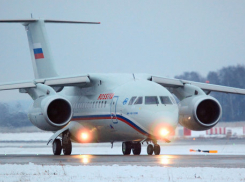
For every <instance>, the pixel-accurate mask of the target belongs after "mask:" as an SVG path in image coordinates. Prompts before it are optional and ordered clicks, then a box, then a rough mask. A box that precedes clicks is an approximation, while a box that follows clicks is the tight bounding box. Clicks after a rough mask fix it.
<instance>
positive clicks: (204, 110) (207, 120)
mask: <svg viewBox="0 0 245 182" xmlns="http://www.w3.org/2000/svg"><path fill="white" fill-rule="evenodd" d="M219 115H220V107H219V105H218V104H217V102H215V101H214V100H211V99H207V100H203V101H201V102H200V103H199V105H198V106H197V109H196V116H197V119H198V120H199V121H200V122H201V123H203V124H205V125H212V124H213V123H215V122H216V121H217V120H218V118H219Z"/></svg>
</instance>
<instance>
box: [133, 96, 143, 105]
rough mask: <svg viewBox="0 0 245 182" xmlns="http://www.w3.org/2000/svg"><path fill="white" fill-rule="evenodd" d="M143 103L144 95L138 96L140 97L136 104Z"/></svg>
mask: <svg viewBox="0 0 245 182" xmlns="http://www.w3.org/2000/svg"><path fill="white" fill-rule="evenodd" d="M142 103H143V97H138V99H137V100H136V101H135V103H134V105H136V104H142Z"/></svg>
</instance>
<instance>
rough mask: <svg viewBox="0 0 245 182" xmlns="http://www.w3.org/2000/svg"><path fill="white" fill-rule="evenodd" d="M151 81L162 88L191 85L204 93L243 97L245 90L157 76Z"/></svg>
mask: <svg viewBox="0 0 245 182" xmlns="http://www.w3.org/2000/svg"><path fill="white" fill-rule="evenodd" d="M151 80H152V81H153V82H156V83H158V84H160V85H162V86H164V87H183V86H184V85H185V84H191V85H194V86H197V87H199V88H201V89H202V90H204V91H205V92H211V91H213V92H223V93H232V94H240V95H245V89H240V88H234V87H226V86H220V85H213V84H207V83H200V82H192V81H187V80H178V79H172V78H164V77H157V76H152V78H151Z"/></svg>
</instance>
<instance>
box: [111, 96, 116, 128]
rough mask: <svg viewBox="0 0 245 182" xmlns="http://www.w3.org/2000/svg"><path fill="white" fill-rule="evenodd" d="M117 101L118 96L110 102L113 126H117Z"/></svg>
mask: <svg viewBox="0 0 245 182" xmlns="http://www.w3.org/2000/svg"><path fill="white" fill-rule="evenodd" d="M117 101H118V96H114V97H113V99H112V101H111V109H110V113H111V120H112V122H113V123H114V124H117V123H118V121H117Z"/></svg>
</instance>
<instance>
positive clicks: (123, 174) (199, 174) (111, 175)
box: [0, 163, 245, 182]
mask: <svg viewBox="0 0 245 182" xmlns="http://www.w3.org/2000/svg"><path fill="white" fill-rule="evenodd" d="M244 171H245V170H244V169H237V168H236V169H232V168H229V169H228V168H199V167H196V168H173V167H148V166H147V167H143V166H118V165H113V166H63V165H58V166H42V165H34V164H32V163H30V164H28V165H9V164H6V165H0V181H42V182H43V181H53V182H56V181H71V182H73V181H89V182H96V181H123V182H125V181H141V182H143V181H147V182H149V181H152V182H155V181H163V182H165V181H171V182H175V181H179V182H186V181H187V182H189V181H191V182H200V181H201V182H204V181H205V182H218V181H220V182H223V181H226V182H238V181H245V174H244Z"/></svg>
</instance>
